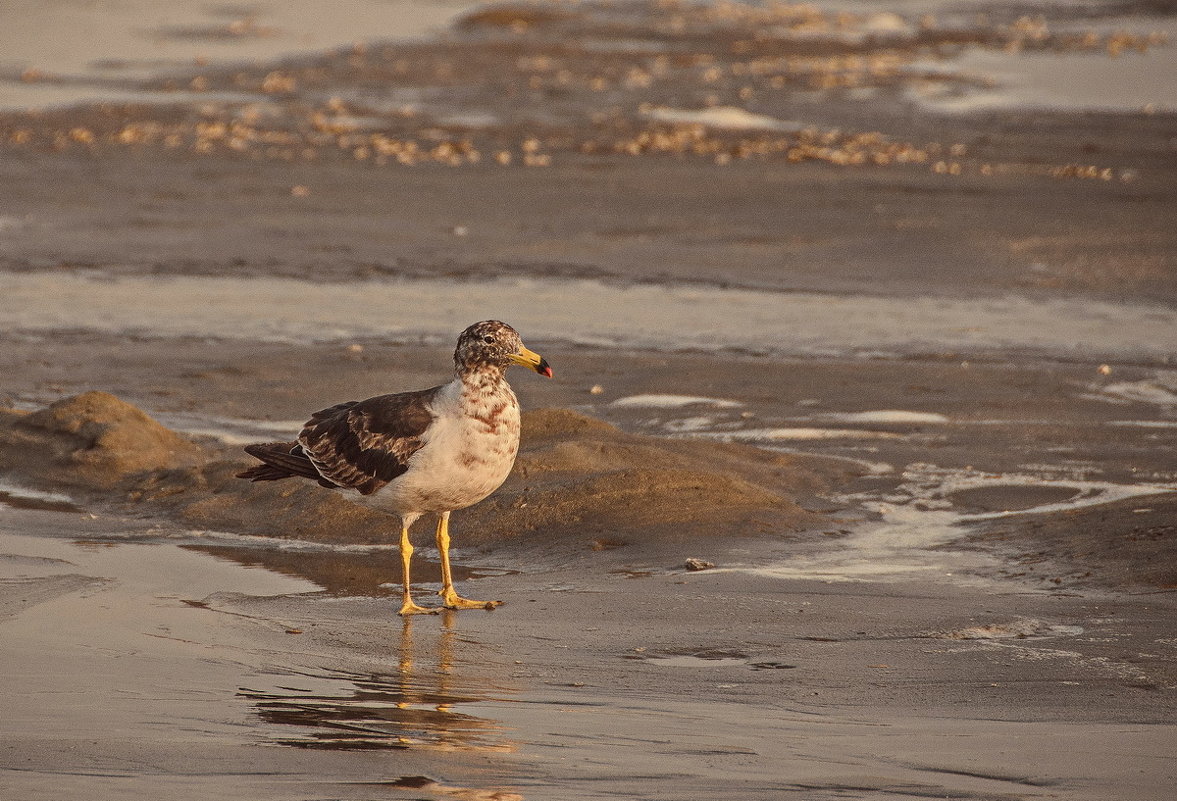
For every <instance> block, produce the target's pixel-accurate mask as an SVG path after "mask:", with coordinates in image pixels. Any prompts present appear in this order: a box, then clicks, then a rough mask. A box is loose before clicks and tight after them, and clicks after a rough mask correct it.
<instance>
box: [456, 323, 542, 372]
mask: <svg viewBox="0 0 1177 801" xmlns="http://www.w3.org/2000/svg"><path fill="white" fill-rule="evenodd" d="M512 364H521V365H523V366H524V367H530V368H531V369H532V370H535V371H536V372H537V373H539V374H540V375H542V376H546V377H548V378H551V377H552V368H551V367H549V366H548V362H547V360H546V359H544V358H543V357H542V356H540V355H539V354H538V353H535V352H533V351H531V350H528V349H527V348H526V347H525V346H524V345H523V339H522V338H520V336H519V332H517V331H516V330H515V329H514V328H512V327H511V326H509V325H507V324H506V323H501V322H499V321H498V320H483V321H482V322H481V323H475V324H474V325H472V326H470V327H469V328H467V329H466V330H465V331H463V332H462V335H461V336H459V337H458V347H457V349H456V350H455V351H454V365H455V366H456V367H457V369H458V372H459V373H467V372H474V371H477V370H483V369H486V368H495V369H499V370H505V369H507V368H508V367H510V366H511V365H512Z"/></svg>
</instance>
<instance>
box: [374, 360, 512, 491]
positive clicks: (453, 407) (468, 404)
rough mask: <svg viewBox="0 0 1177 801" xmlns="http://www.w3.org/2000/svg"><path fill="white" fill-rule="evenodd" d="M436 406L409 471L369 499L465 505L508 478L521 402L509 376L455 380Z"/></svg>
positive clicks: (443, 390)
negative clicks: (468, 382) (486, 381)
mask: <svg viewBox="0 0 1177 801" xmlns="http://www.w3.org/2000/svg"><path fill="white" fill-rule="evenodd" d="M432 411H433V413H434V415H435V417H434V420H433V423H432V424H431V425H430V426H429V428H428V429H427V430H426V432H425V435H424V436H423V437H422V439H423V440H424V445H423V446H422V447H421V449H420V450H418V451H417V452H416V453H415V454H413V456H412V457H411V458H410V459H409V463H408V464H409V469H408V471H407V472H405V473H404V474H403V475H401V476H398V477H397V478H396V479H395V480H393V481H392V482H391V483H390V484H389V485H388V486H386V487H384V488H382V489H381V490H379V491H378V492H377V493H376V494H375V495H373V496H371V497H370V498H368V499H367V500H368V501H369V502H370V503H372V504H373V505H376V506H379V507H380V508H383V509H386V510H388V511H393V512H397V513H403V512H445V511H452V510H454V509H463V508H465V507H467V506H470V505H472V504H475V503H478V502H479V501H481V500H482V499H483V498H485V497H486V496H488V495H490V494H491V493H492V492H494V491H495V490H496V489H498V488H499V486H500V485H501V484H502V483H503V482H504V481H505V480H506V479H507V475H508V474H509V473H510V472H511V467H512V466H513V465H514V463H515V455H516V453H518V451H519V402H518V400H516V398H515V393H514V392H512V391H511V388H510V387H509V386H508V385H507V383H506V382H505V381H499V382H496V383H494V384H491V385H489V386H481V387H478V388H471V387H468V386H465V385H463V384H462V383H461V382H460V381H456V380H455V381H453V382H451V383H450V384H447V385H446V386H445V387H443V388H442V390H441V391H440V392H439V393H438V395H437V396H436V398H435V399H434V401H433V404H432Z"/></svg>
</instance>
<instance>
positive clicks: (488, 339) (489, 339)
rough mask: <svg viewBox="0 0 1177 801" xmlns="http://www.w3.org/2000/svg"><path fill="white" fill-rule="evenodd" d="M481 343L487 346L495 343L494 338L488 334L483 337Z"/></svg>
mask: <svg viewBox="0 0 1177 801" xmlns="http://www.w3.org/2000/svg"><path fill="white" fill-rule="evenodd" d="M482 341H483V342H485V343H486V344H488V345H491V344H493V343H494V341H495V338H494V337H492V336H490V335H489V334H488V335H487V336H484V337H483V338H482Z"/></svg>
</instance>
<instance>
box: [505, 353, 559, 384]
mask: <svg viewBox="0 0 1177 801" xmlns="http://www.w3.org/2000/svg"><path fill="white" fill-rule="evenodd" d="M510 358H511V362H512V363H514V364H520V365H523V366H524V367H530V368H531V369H532V370H535V371H536V372H537V373H539V374H540V375H542V376H544V377H546V378H551V377H552V368H551V366H550V365H549V364H548V360H547V359H545V358H544V357H543V356H540V355H539V354H538V353H536V352H535V351H533V350H529V349H527V348H525V347H523V346H522V345H520V346H519V350H518V352H516V353H512V354H511V357H510Z"/></svg>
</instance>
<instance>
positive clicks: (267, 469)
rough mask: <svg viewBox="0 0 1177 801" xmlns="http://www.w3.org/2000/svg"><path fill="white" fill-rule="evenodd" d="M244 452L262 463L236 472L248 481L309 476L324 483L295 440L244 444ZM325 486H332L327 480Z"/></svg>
mask: <svg viewBox="0 0 1177 801" xmlns="http://www.w3.org/2000/svg"><path fill="white" fill-rule="evenodd" d="M245 452H246V453H248V454H249V455H250V456H252V457H254V458H255V459H258V460H259V461H261V462H262V464H259V465H254V466H253V467H251V468H249V469H248V470H244V471H242V472H240V473H238V474H237V478H246V479H249V480H250V481H278V480H280V479H283V478H295V477H298V478H310V479H314V480H315V481H318V482H319V483H324V479H323V477H322V476H320V475H319V471H318V470H316V469H315V466H314V465H313V464H311V460H310V459H308V458H307V457H306V455H305V454H304V453H303V452H302V447H301V446H300V445H299V444H298V443H297V442H264V443H258V444H255V445H246V446H245ZM327 486H334V484H331V483H330V482H327Z"/></svg>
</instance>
